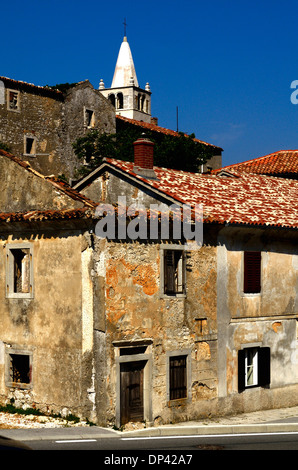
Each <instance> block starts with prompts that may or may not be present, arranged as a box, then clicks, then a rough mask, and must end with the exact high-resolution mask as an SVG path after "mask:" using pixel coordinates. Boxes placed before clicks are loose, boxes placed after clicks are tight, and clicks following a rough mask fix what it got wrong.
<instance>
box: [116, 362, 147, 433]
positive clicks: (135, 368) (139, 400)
mask: <svg viewBox="0 0 298 470" xmlns="http://www.w3.org/2000/svg"><path fill="white" fill-rule="evenodd" d="M145 363H146V362H145V361H137V362H127V363H124V364H121V367H120V393H121V396H120V413H121V418H120V422H121V425H123V424H126V423H128V422H129V421H143V419H144V396H143V395H144V393H143V388H144V387H143V381H144V367H145Z"/></svg>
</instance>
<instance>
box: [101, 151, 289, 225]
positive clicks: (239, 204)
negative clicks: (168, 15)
mask: <svg viewBox="0 0 298 470" xmlns="http://www.w3.org/2000/svg"><path fill="white" fill-rule="evenodd" d="M105 162H106V163H107V164H108V165H111V166H112V167H114V168H117V169H118V170H120V171H121V172H124V173H125V174H129V175H131V176H132V177H133V178H134V179H136V180H139V181H140V182H142V184H144V185H146V186H147V187H149V188H151V189H153V190H155V191H156V192H158V193H159V194H161V195H166V196H168V197H170V198H171V199H173V200H175V201H177V202H178V203H185V204H190V205H192V206H195V205H196V204H202V205H203V213H204V221H205V222H214V223H231V224H244V225H255V226H274V227H288V228H296V229H297V228H298V181H297V180H291V179H285V178H277V177H270V176H263V175H252V174H245V173H242V174H241V173H239V174H238V175H235V176H231V177H229V176H219V175H213V174H200V173H188V172H184V171H178V170H171V169H166V168H158V167H154V170H155V174H156V176H157V178H158V179H156V180H153V179H151V180H150V179H145V178H143V177H141V176H139V175H137V174H135V173H134V172H133V163H131V162H124V161H120V160H115V159H110V158H109V159H108V158H107V159H105ZM103 169H104V167H103Z"/></svg>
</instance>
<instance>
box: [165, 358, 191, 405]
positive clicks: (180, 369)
mask: <svg viewBox="0 0 298 470" xmlns="http://www.w3.org/2000/svg"><path fill="white" fill-rule="evenodd" d="M169 359H170V400H178V399H180V398H186V397H187V376H186V361H187V356H175V357H170V358H169Z"/></svg>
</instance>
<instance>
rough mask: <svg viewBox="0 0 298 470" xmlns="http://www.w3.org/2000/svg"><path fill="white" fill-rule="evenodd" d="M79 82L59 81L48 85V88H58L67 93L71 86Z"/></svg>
mask: <svg viewBox="0 0 298 470" xmlns="http://www.w3.org/2000/svg"><path fill="white" fill-rule="evenodd" d="M76 85H77V83H58V84H57V85H46V88H51V89H52V90H58V91H61V92H62V93H66V92H67V91H68V90H69V89H70V88H73V87H74V86H76Z"/></svg>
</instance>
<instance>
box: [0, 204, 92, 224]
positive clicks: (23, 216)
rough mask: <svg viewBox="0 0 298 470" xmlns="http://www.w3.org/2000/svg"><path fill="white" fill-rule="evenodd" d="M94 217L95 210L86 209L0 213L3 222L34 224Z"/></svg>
mask: <svg viewBox="0 0 298 470" xmlns="http://www.w3.org/2000/svg"><path fill="white" fill-rule="evenodd" d="M93 216H94V210H93V209H90V208H87V207H84V208H81V209H64V210H62V209H61V210H44V211H27V212H0V221H1V222H6V223H8V222H33V221H45V220H67V219H82V218H90V217H93Z"/></svg>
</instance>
